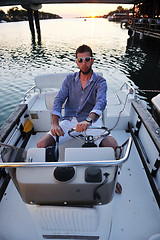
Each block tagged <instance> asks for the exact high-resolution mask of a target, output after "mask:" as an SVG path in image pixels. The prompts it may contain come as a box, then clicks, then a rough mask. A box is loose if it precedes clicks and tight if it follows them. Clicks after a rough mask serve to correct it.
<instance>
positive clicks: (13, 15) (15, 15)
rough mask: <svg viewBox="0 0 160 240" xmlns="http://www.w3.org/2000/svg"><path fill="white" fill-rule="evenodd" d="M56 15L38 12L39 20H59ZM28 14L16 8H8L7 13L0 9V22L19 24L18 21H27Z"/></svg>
mask: <svg viewBox="0 0 160 240" xmlns="http://www.w3.org/2000/svg"><path fill="white" fill-rule="evenodd" d="M61 18H62V17H60V16H59V15H57V14H52V13H46V12H41V11H39V19H40V20H43V19H61ZM27 20H28V13H27V10H25V9H22V10H19V9H18V7H13V8H10V9H9V10H8V11H7V13H5V12H4V11H3V10H1V9H0V22H4V21H5V22H19V21H27Z"/></svg>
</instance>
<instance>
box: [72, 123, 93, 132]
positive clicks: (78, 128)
mask: <svg viewBox="0 0 160 240" xmlns="http://www.w3.org/2000/svg"><path fill="white" fill-rule="evenodd" d="M91 125H92V124H91V123H89V122H87V121H83V122H79V123H77V125H76V132H84V131H86V130H87V128H88V127H89V126H91Z"/></svg>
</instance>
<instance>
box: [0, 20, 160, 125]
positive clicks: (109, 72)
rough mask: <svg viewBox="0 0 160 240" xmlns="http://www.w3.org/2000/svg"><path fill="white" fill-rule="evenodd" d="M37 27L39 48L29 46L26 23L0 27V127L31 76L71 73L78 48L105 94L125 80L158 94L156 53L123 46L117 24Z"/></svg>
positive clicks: (74, 23)
mask: <svg viewBox="0 0 160 240" xmlns="http://www.w3.org/2000/svg"><path fill="white" fill-rule="evenodd" d="M40 25H41V35H42V41H41V44H38V43H36V44H33V43H32V40H31V34H30V30H29V26H28V22H16V23H1V24H0V126H1V125H2V124H3V123H4V121H5V120H6V119H7V118H8V117H9V115H10V114H11V112H12V111H13V110H14V108H15V107H16V106H17V104H18V103H19V102H20V101H21V100H22V98H23V96H24V93H25V92H26V91H27V90H28V89H29V88H30V87H31V86H33V84H34V76H36V75H37V74H43V73H53V72H70V71H77V66H76V64H75V50H76V48H77V47H78V46H79V45H81V44H87V45H89V46H91V48H92V49H93V52H94V57H95V62H94V67H93V68H94V70H96V71H102V72H103V74H104V77H105V78H106V79H107V83H108V87H109V90H118V89H119V88H120V87H121V85H122V84H123V83H124V82H125V81H128V80H130V81H131V82H132V83H133V84H134V85H135V86H137V87H139V88H141V89H146V88H147V89H160V81H159V77H160V56H159V52H157V47H155V46H154V47H153V48H152V43H151V44H149V47H148V45H147V46H146V45H145V44H144V43H143V42H139V41H138V43H136V44H135V42H134V41H132V40H131V41H130V40H128V38H129V36H128V32H127V30H126V29H121V28H120V25H119V24H117V23H112V22H108V21H107V20H106V19H87V21H84V20H83V19H56V20H42V21H40ZM158 49H159V48H158ZM143 97H144V98H146V99H148V96H145V95H144V96H143ZM149 97H150V96H149Z"/></svg>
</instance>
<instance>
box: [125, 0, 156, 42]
mask: <svg viewBox="0 0 160 240" xmlns="http://www.w3.org/2000/svg"><path fill="white" fill-rule="evenodd" d="M133 3H134V8H133V12H132V14H131V16H130V18H129V22H128V29H129V30H128V34H129V35H130V36H133V35H135V34H138V35H139V37H140V39H142V38H143V37H147V38H148V37H149V38H155V39H158V40H160V0H154V1H153V0H137V1H133Z"/></svg>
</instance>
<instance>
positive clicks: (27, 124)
mask: <svg viewBox="0 0 160 240" xmlns="http://www.w3.org/2000/svg"><path fill="white" fill-rule="evenodd" d="M32 129H33V123H32V122H31V120H30V119H27V120H26V122H25V124H24V128H23V132H25V133H28V132H30V131H31V130H32Z"/></svg>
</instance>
